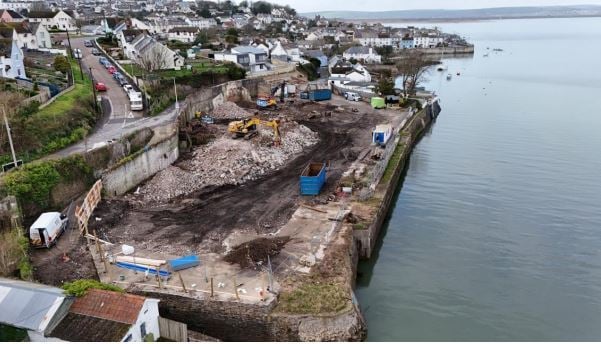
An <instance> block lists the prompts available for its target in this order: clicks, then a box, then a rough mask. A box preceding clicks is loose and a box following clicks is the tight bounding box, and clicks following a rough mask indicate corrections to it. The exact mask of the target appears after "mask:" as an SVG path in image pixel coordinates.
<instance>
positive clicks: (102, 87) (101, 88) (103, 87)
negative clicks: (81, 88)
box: [94, 82, 108, 92]
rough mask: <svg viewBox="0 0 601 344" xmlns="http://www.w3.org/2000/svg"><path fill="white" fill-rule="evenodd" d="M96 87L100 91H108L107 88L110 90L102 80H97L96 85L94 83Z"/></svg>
mask: <svg viewBox="0 0 601 344" xmlns="http://www.w3.org/2000/svg"><path fill="white" fill-rule="evenodd" d="M94 87H96V91H98V92H106V90H108V88H107V87H106V85H105V84H104V83H102V82H97V83H96V85H94Z"/></svg>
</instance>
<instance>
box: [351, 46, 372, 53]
mask: <svg viewBox="0 0 601 344" xmlns="http://www.w3.org/2000/svg"><path fill="white" fill-rule="evenodd" d="M345 53H346V54H369V47H363V46H359V47H350V48H348V49H347V50H346V51H345Z"/></svg>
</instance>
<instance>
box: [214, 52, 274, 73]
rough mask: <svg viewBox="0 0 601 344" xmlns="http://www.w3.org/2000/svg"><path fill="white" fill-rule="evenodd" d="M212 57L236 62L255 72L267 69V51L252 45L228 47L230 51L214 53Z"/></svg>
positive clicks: (217, 59)
mask: <svg viewBox="0 0 601 344" xmlns="http://www.w3.org/2000/svg"><path fill="white" fill-rule="evenodd" d="M214 59H215V60H216V61H229V62H234V63H237V64H239V65H241V66H242V67H244V68H245V69H247V70H248V71H250V72H255V73H256V72H264V71H268V70H269V67H268V66H267V62H268V60H267V53H266V52H265V51H263V50H262V49H259V48H256V47H252V46H237V47H235V48H232V49H230V51H224V52H220V53H215V55H214Z"/></svg>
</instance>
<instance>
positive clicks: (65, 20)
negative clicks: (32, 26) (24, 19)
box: [28, 10, 77, 31]
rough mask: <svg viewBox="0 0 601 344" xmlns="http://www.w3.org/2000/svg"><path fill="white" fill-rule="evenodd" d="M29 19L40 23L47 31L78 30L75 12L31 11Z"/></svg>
mask: <svg viewBox="0 0 601 344" xmlns="http://www.w3.org/2000/svg"><path fill="white" fill-rule="evenodd" d="M28 17H29V21H30V22H32V23H40V24H42V25H43V26H44V27H45V28H46V29H47V30H63V31H64V30H69V31H75V30H77V26H76V25H75V14H74V13H73V11H63V10H59V11H58V12H52V11H31V12H29V15H28Z"/></svg>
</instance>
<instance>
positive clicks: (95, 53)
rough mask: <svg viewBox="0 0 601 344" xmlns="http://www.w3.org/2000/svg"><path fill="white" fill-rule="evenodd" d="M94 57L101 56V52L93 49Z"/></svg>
mask: <svg viewBox="0 0 601 344" xmlns="http://www.w3.org/2000/svg"><path fill="white" fill-rule="evenodd" d="M92 55H96V56H98V55H100V50H98V49H96V48H93V49H92Z"/></svg>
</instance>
